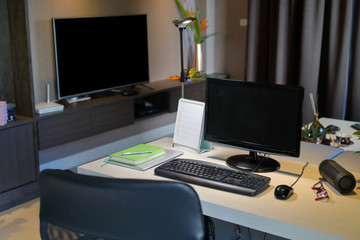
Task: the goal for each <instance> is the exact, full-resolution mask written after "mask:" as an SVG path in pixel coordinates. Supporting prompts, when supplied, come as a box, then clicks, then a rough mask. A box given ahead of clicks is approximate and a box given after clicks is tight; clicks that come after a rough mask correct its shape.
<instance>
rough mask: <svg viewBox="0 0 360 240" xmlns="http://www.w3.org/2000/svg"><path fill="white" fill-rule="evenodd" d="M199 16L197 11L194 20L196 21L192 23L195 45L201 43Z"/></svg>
mask: <svg viewBox="0 0 360 240" xmlns="http://www.w3.org/2000/svg"><path fill="white" fill-rule="evenodd" d="M199 15H200V11H197V12H196V13H195V18H196V21H195V22H194V28H195V33H196V43H202V41H201V34H200V25H199V24H200V23H199V22H200V20H199Z"/></svg>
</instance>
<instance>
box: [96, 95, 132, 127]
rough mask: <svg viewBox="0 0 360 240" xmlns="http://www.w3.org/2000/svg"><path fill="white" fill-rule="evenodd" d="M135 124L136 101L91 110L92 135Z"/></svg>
mask: <svg viewBox="0 0 360 240" xmlns="http://www.w3.org/2000/svg"><path fill="white" fill-rule="evenodd" d="M132 123H134V101H132V100H129V101H122V102H117V103H113V104H108V105H106V106H101V107H96V108H94V109H92V110H91V129H92V134H98V133H102V132H106V131H110V130H113V129H116V128H120V127H124V126H126V125H130V124H132Z"/></svg>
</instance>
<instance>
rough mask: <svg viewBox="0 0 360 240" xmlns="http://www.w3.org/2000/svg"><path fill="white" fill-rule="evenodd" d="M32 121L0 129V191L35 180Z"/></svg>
mask: <svg viewBox="0 0 360 240" xmlns="http://www.w3.org/2000/svg"><path fill="white" fill-rule="evenodd" d="M36 169H37V168H36V155H35V147H34V132H33V125H32V123H29V124H26V125H21V126H16V127H12V128H8V129H4V130H0V192H4V191H7V190H10V189H13V188H16V187H18V186H21V185H24V184H27V183H30V182H33V181H36V171H37V170H36Z"/></svg>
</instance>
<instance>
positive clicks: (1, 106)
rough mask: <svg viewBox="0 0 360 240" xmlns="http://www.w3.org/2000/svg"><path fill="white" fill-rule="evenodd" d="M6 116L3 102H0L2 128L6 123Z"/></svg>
mask: <svg viewBox="0 0 360 240" xmlns="http://www.w3.org/2000/svg"><path fill="white" fill-rule="evenodd" d="M7 120H8V114H7V107H6V102H5V101H0V126H4V125H5V124H6V123H7Z"/></svg>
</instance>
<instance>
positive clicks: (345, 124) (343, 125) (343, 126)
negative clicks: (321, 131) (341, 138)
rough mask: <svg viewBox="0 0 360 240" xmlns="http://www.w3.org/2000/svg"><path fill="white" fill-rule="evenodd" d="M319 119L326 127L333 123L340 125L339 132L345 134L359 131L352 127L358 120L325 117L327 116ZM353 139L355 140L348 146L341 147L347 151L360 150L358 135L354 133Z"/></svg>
mask: <svg viewBox="0 0 360 240" xmlns="http://www.w3.org/2000/svg"><path fill="white" fill-rule="evenodd" d="M319 121H320V123H321V124H322V125H323V126H324V127H326V126H328V125H331V124H332V125H335V126H338V127H340V131H339V132H342V133H345V134H350V135H352V134H353V133H354V132H356V131H357V130H356V129H354V128H352V127H351V126H352V125H354V124H355V123H356V122H352V121H346V120H339V119H333V118H325V117H323V118H320V119H319ZM351 140H352V141H353V144H351V145H348V146H341V148H343V149H344V150H345V151H360V140H358V139H357V137H356V136H354V135H353V136H351Z"/></svg>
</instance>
